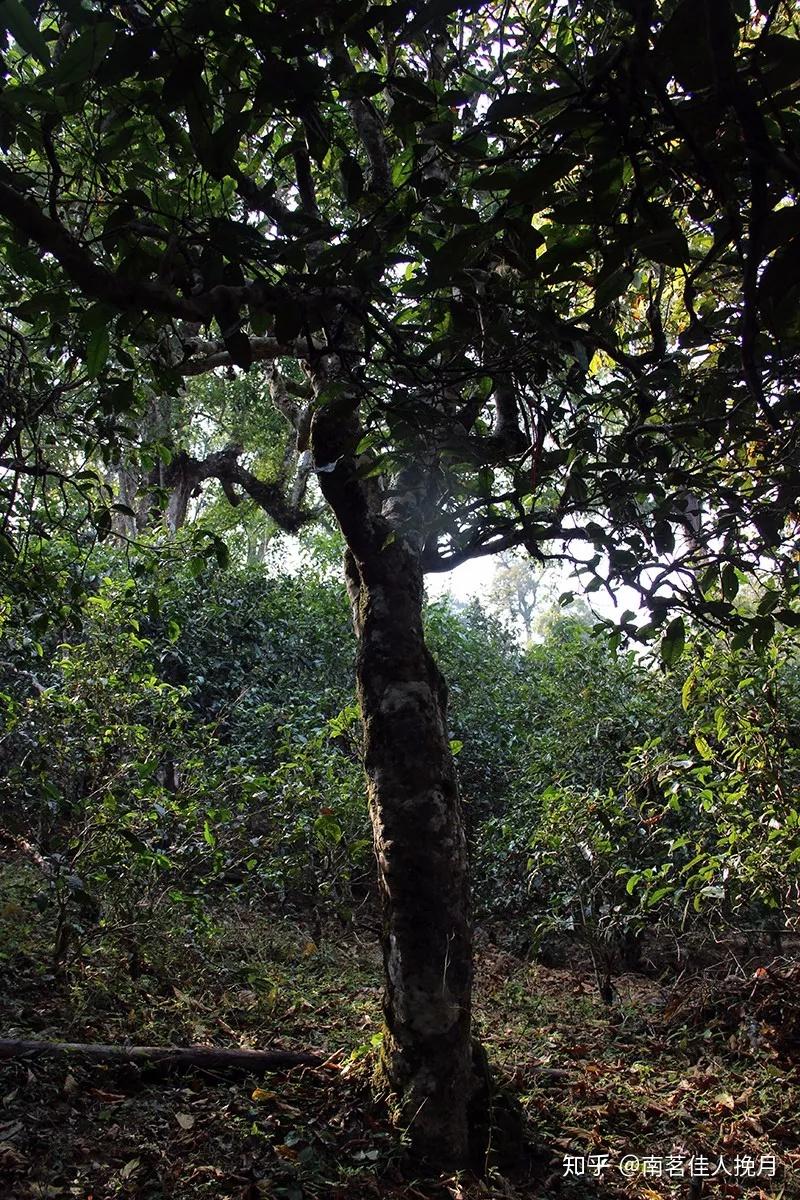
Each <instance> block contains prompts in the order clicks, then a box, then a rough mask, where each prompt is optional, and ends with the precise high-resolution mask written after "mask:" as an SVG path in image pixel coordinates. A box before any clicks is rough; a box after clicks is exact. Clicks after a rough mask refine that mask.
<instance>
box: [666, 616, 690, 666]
mask: <svg viewBox="0 0 800 1200" xmlns="http://www.w3.org/2000/svg"><path fill="white" fill-rule="evenodd" d="M685 645H686V627H685V625H684V623H683V617H675V619H674V620H673V621H670V623H669V625H668V626H667V630H666V633H665V634H664V636H663V638H662V639H661V658H662V659H663V661H664V662H665V663H666V665H667V666H668V667H673V666H674V665H675V663H676V662H677V661H678V659H679V658H680V657H681V655H682V654H683V650H684V647H685Z"/></svg>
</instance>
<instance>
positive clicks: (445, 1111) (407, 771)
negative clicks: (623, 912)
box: [311, 352, 478, 1167]
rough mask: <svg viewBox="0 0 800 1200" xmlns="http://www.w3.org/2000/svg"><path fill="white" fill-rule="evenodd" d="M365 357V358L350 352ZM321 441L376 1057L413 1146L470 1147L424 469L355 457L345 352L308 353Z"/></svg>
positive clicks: (465, 1011)
mask: <svg viewBox="0 0 800 1200" xmlns="http://www.w3.org/2000/svg"><path fill="white" fill-rule="evenodd" d="M354 357H355V356H354ZM313 378H314V383H315V388H316V390H317V393H318V395H319V398H320V403H319V405H318V407H317V409H316V412H315V415H314V418H313V420H312V425H311V450H312V453H313V458H314V464H315V469H316V471H317V475H318V478H319V481H320V486H321V488H322V491H323V493H324V495H325V498H326V500H327V501H328V503H329V504H330V505H331V508H332V509H333V511H334V513H335V514H336V517H337V520H338V521H339V524H340V525H341V528H342V532H343V534H344V537H345V540H346V542H347V546H348V552H347V557H346V575H347V585H348V591H349V594H350V599H351V602H352V606H353V620H354V625H355V630H356V635H357V639H358V656H357V667H356V675H357V685H358V694H359V702H360V705H361V713H362V717H363V721H364V732H365V766H366V773H367V787H368V797H369V807H370V816H371V819H372V827H373V834H374V842H375V854H376V857H377V863H378V878H379V886H380V891H381V899H382V906H383V954H384V962H385V971H386V975H385V995H384V1014H385V1031H384V1041H383V1049H382V1066H383V1071H384V1074H385V1076H386V1079H387V1081H388V1083H389V1084H390V1086H391V1088H392V1091H393V1092H394V1094H395V1096H396V1098H397V1101H398V1109H399V1112H398V1121H399V1124H400V1127H401V1129H404V1130H407V1131H408V1135H409V1138H410V1142H411V1145H412V1149H413V1151H414V1152H415V1154H416V1155H417V1156H419V1157H420V1158H423V1159H427V1160H429V1161H430V1162H432V1163H435V1164H436V1165H437V1166H441V1167H463V1166H466V1165H467V1164H468V1162H469V1158H470V1128H469V1125H470V1119H469V1118H470V1102H471V1100H472V1097H473V1096H474V1095H475V1093H476V1089H477V1085H478V1078H477V1075H476V1071H475V1067H474V1063H473V1048H472V1042H471V1036H470V1034H471V992H472V939H471V928H470V916H469V880H468V869H467V847H466V837H465V832H464V824H463V820H462V814H461V803H460V797H459V793H458V784H457V779H456V773H455V766H454V763H453V758H452V754H451V752H450V742H449V737H448V732H447V689H446V687H445V684H444V680H443V678H442V676H441V673H440V672H439V670H438V668H437V666H436V663H435V662H434V660H433V658H432V656H431V654H430V652H429V651H428V648H427V646H426V645H425V638H424V633H423V627H422V604H423V572H422V561H421V556H422V540H423V539H422V537H421V534H420V530H421V529H422V527H423V525H424V510H425V508H426V506H427V505H428V503H429V501H430V497H429V494H428V486H429V480H428V478H427V473H426V471H425V469H424V465H423V464H422V463H420V465H419V467H418V468H416V469H415V470H410V469H409V470H407V471H405V472H403V471H401V472H400V473H399V474H398V475H397V477H396V478H395V479H394V480H393V481H392V483H391V484H390V486H389V487H388V489H387V490H385V491H383V492H382V491H381V489H380V487H379V486H376V485H375V481H374V480H373V479H372V478H371V477H370V475H369V472H368V471H366V472H365V470H364V468H365V466H368V465H369V464H368V463H364V462H363V461H361V460H360V459H359V458H358V457H357V455H356V447H357V446H358V443H359V440H360V436H361V432H360V429H359V426H358V399H359V389H358V386H357V380H356V379H355V378H354V373H353V371H352V369H351V368H350V367H349V366H348V356H347V354H345V353H342V354H336V353H333V352H328V353H326V354H325V355H322V356H320V359H319V360H318V361H317V362H316V363H315V364H314V368H313Z"/></svg>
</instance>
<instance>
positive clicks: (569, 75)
mask: <svg viewBox="0 0 800 1200" xmlns="http://www.w3.org/2000/svg"><path fill="white" fill-rule="evenodd" d="M2 11H3V19H4V21H5V23H6V26H7V28H8V31H9V34H10V37H9V38H8V39H7V45H6V48H5V53H4V69H5V71H6V86H5V88H4V91H3V96H2V123H3V127H2V136H3V138H4V145H5V148H6V154H5V162H4V164H3V167H2V172H0V216H2V218H3V221H4V224H3V227H2V236H3V237H4V251H3V252H4V255H5V258H6V261H7V263H8V264H9V270H8V272H7V275H6V277H5V278H4V281H3V287H4V290H5V296H4V299H5V303H6V306H7V313H8V317H7V321H8V325H9V329H8V339H9V345H10V347H11V349H10V354H11V355H12V358H13V362H14V367H13V370H12V371H11V372H10V375H9V379H8V380H7V383H6V388H7V395H8V404H7V408H8V409H9V410H10V413H11V416H10V418H9V421H8V426H7V428H6V432H5V434H4V437H3V441H2V456H1V457H0V464H2V466H3V467H4V468H5V470H6V472H7V476H6V478H7V481H8V486H7V506H6V516H5V530H6V538H7V549H8V551H9V553H11V554H13V553H14V552H15V551H17V550H19V548H20V542H21V543H22V545H23V548H24V539H25V530H24V527H23V525H24V516H25V514H26V513H30V512H31V511H32V508H35V501H36V497H37V496H38V497H39V498H40V502H41V503H44V502H45V492H44V490H43V489H44V487H45V485H46V484H47V483H48V481H50V482H55V483H56V485H57V486H58V488H59V490H60V491H61V492H62V493H63V495H64V501H63V509H64V512H65V513H66V512H67V510H68V508H69V504H68V497H69V495H71V494H72V493H73V492H74V491H76V490H77V492H78V494H79V495H80V496H85V499H86V503H85V505H84V507H83V510H82V511H83V515H84V516H85V518H86V520H87V521H88V523H89V525H90V526H92V527H93V528H94V529H95V530H96V532H97V533H98V535H101V536H103V535H105V534H107V533H108V532H109V530H110V527H111V512H110V504H115V503H117V504H118V503H119V502H120V501H119V500H118V499H117V498H116V497H114V496H113V495H111V494H110V493H109V491H108V489H107V486H106V485H105V484H104V483H103V480H102V477H101V478H100V479H99V480H98V479H97V478H95V477H93V476H92V475H91V473H90V472H91V471H96V467H94V466H92V467H89V468H88V469H87V468H86V467H84V465H83V463H82V462H81V459H82V457H83V458H86V457H88V458H89V459H91V460H93V461H94V460H98V461H100V462H101V463H102V464H103V466H104V468H107V467H108V466H109V465H114V463H115V461H116V460H117V459H119V460H120V461H121V457H122V453H123V447H127V446H128V445H130V443H131V441H132V440H135V438H133V437H132V433H131V429H132V426H135V425H136V424H139V425H140V426H141V425H142V423H143V422H144V423H145V424H146V420H147V417H146V414H147V413H148V411H149V405H150V402H151V398H152V397H153V396H155V397H157V399H158V404H159V406H161V405H167V406H169V405H170V404H173V403H177V402H178V400H179V398H180V397H181V396H182V394H183V389H184V387H185V380H186V379H187V378H190V377H195V376H199V375H202V374H203V373H206V372H209V371H214V370H217V369H218V368H222V369H225V370H228V369H229V370H231V371H232V372H233V373H234V374H235V371H236V370H237V369H242V370H249V369H250V368H251V367H252V365H253V364H254V363H255V362H257V361H263V360H269V361H271V362H273V363H274V364H276V366H277V372H276V374H275V375H274V377H273V380H272V384H271V387H270V388H269V389H267V388H266V387H265V388H264V389H263V391H262V393H261V395H260V396H259V401H258V403H259V405H260V404H262V403H263V404H264V405H265V406H266V405H267V404H268V403H270V402H271V403H273V404H274V405H275V406H276V407H277V408H278V409H279V410H280V411H281V412H282V413H283V415H284V417H285V418H286V419H287V420H288V421H289V422H290V425H291V426H292V429H293V431H294V442H293V451H292V453H293V454H294V455H295V456H296V461H297V463H298V465H299V464H301V463H303V464H305V465H306V466H309V465H310V467H311V469H313V471H314V473H315V476H316V479H317V480H318V483H319V487H320V489H321V491H322V494H323V496H324V498H325V500H326V502H327V504H328V505H329V507H330V509H331V511H332V512H333V513H334V515H335V517H336V520H337V522H338V524H339V526H340V528H341V531H342V534H343V537H344V540H345V542H346V545H347V554H346V576H347V583H348V590H349V593H350V599H351V603H352V609H353V615H354V622H355V628H356V634H357V639H358V659H357V679H358V690H359V702H360V706H361V712H362V716H363V719H364V727H365V766H366V772H367V779H368V791H369V801H370V810H371V815H372V823H373V831H374V837H375V847H376V854H377V860H378V865H379V872H380V880H381V891H382V895H383V902H384V918H385V962H386V989H387V990H386V1006H385V1011H386V1036H385V1039H384V1065H385V1069H386V1073H387V1076H388V1079H389V1081H390V1083H391V1084H392V1086H393V1088H394V1089H395V1091H396V1092H397V1093H398V1095H399V1096H400V1097H401V1101H402V1103H401V1109H402V1111H403V1112H404V1114H405V1119H406V1122H407V1123H410V1132H411V1135H412V1137H413V1139H414V1141H415V1144H416V1146H417V1148H418V1149H419V1150H420V1151H421V1152H423V1153H428V1154H431V1155H435V1156H436V1157H438V1158H439V1159H441V1160H442V1161H447V1162H453V1163H460V1162H463V1161H464V1159H465V1156H466V1154H467V1149H468V1143H469V1113H468V1109H469V1097H470V1096H471V1095H472V1094H473V1093H474V1092H475V1087H476V1084H475V1072H474V1068H473V1062H472V1049H471V1040H470V994H471V944H470V923H469V912H468V890H467V863H466V845H465V838H464V829H463V821H462V817H461V810H460V803H459V796H458V786H457V780H456V774H455V769H454V765H453V761H452V755H451V751H450V744H449V736H448V731H447V717H446V707H447V703H446V701H447V693H446V688H445V685H444V682H443V679H442V677H441V674H440V672H439V670H438V668H437V667H436V665H435V663H434V661H433V659H432V657H431V655H430V653H429V651H428V649H427V646H426V643H425V639H424V634H423V624H422V594H423V589H422V580H423V575H424V573H425V572H427V571H443V570H448V569H450V568H451V567H453V566H455V565H457V564H458V563H460V562H463V561H465V560H467V559H469V558H472V557H476V556H481V555H486V554H491V553H495V552H498V551H503V550H507V549H510V548H512V547H514V546H524V547H525V548H526V549H528V550H529V551H530V552H531V553H532V554H533V555H534V556H535V557H537V558H541V559H547V558H552V559H554V560H555V561H558V562H561V563H567V564H570V563H571V564H572V565H573V566H574V567H575V569H576V570H577V572H578V573H579V576H580V578H581V580H582V582H583V584H584V586H585V587H586V588H587V589H588V590H593V589H598V588H600V587H609V588H611V587H613V586H614V585H615V583H617V582H623V583H625V584H627V585H628V586H630V587H633V588H635V589H637V590H638V591H639V593H640V595H641V596H642V599H643V601H644V603H646V604H647V605H649V607H650V610H651V620H650V621H648V622H647V623H646V624H645V625H644V627H637V618H636V614H635V613H633V612H629V613H626V614H623V616H622V618H621V621H620V630H619V631H618V634H617V636H618V637H620V636H638V637H642V638H649V637H653V636H654V635H655V634H656V633H657V632H658V630H659V629H661V628H662V627H663V625H664V623H665V622H666V621H667V620H668V618H670V616H672V610H673V609H675V608H676V607H677V608H683V609H686V610H689V611H691V612H693V613H695V614H696V615H698V616H700V617H702V618H703V619H704V620H707V621H710V622H712V623H714V622H716V623H720V624H724V623H732V624H733V625H734V626H735V627H736V629H737V636H739V637H740V639H741V640H742V641H744V640H749V641H751V642H752V643H753V645H754V646H755V647H756V648H757V647H758V646H760V645H764V644H765V643H766V642H767V641H768V640H769V638H770V637H771V636H772V633H773V631H774V629H775V624H776V621H777V622H785V623H787V624H793V623H796V617H795V614H794V613H793V612H792V611H791V610H790V609H789V608H788V607H786V605H785V603H784V601H783V599H782V591H781V589H783V590H784V591H791V589H792V588H793V587H794V578H795V569H794V563H793V561H792V560H791V559H790V557H789V550H790V547H791V545H792V543H793V540H794V537H795V529H794V518H793V516H792V513H793V510H794V506H795V503H796V493H797V486H796V481H797V435H796V428H795V421H794V415H795V407H796V405H795V389H796V383H797V354H798V330H797V324H796V318H795V314H796V304H795V303H794V301H795V300H796V298H797V277H798V275H797V271H796V266H797V261H798V248H799V247H800V241H798V223H797V209H796V204H795V203H794V198H795V192H796V188H797V183H798V179H800V160H799V159H798V129H797V117H796V112H795V106H794V100H795V98H796V84H797V80H798V70H797V61H798V57H797V52H796V51H797V31H796V28H795V19H796V18H795V16H794V13H793V12H792V9H791V6H790V5H788V4H785V5H784V4H782V3H776V4H774V5H769V6H766V5H765V6H763V10H762V7H761V6H759V8H758V10H757V12H756V13H755V14H751V11H750V6H749V4H747V3H743V2H741V3H740V2H739V0H701V3H700V4H699V5H698V4H697V3H696V2H695V0H682V2H680V3H678V4H673V3H665V4H656V3H650V2H647V0H642V2H641V3H639V2H637V3H623V2H621V0H620V2H617V3H610V2H608V3H603V4H602V5H597V4H591V5H588V4H576V5H571V6H568V8H567V9H566V10H565V9H564V8H563V7H560V6H552V5H549V4H544V3H538V2H536V0H532V2H530V3H521V4H516V5H513V4H507V3H502V4H500V3H497V4H495V3H487V4H485V5H480V6H476V5H473V4H470V5H463V6H462V5H457V4H452V5H451V4H444V5H442V4H439V3H429V4H424V3H421V4H419V5H417V6H411V7H406V6H402V5H400V6H397V5H388V6H372V5H368V4H366V3H361V2H360V0H357V2H356V3H348V4H346V5H342V4H338V3H331V4H329V5H327V6H322V7H316V6H315V7H314V8H307V7H306V8H303V7H301V8H299V9H297V8H294V7H286V8H284V7H282V6H280V5H269V4H263V5H262V4H258V3H254V2H252V0H241V2H240V3H236V4H232V5H230V6H228V7H227V8H225V9H220V8H218V7H216V6H209V5H206V4H197V3H194V2H193V0H174V2H173V3H168V4H166V5H160V6H158V7H154V6H151V5H149V4H147V3H144V4H139V3H136V4H121V5H119V6H118V7H116V8H114V9H113V10H101V9H97V10H95V9H91V10H89V9H86V8H84V7H83V6H81V5H78V4H75V3H69V2H67V3H62V4H52V5H47V4H46V5H43V6H42V7H41V8H40V9H38V10H37V14H36V17H35V18H34V17H32V15H31V11H30V10H29V9H28V8H27V7H26V6H25V5H24V4H22V3H18V2H15V0H6V2H5V4H4V5H3V10H2ZM698 12H699V13H700V17H699V18H698ZM159 411H168V409H161V408H160V409H159ZM173 440H174V439H173ZM159 444H160V443H159ZM156 454H157V457H160V458H161V459H162V461H164V465H165V467H166V468H167V473H166V476H165V477H164V478H163V479H161V478H159V479H158V480H155V481H153V482H155V483H157V484H159V485H161V486H163V487H165V488H166V489H167V490H169V489H172V492H173V494H176V492H178V494H179V493H180V488H182V487H183V483H179V481H177V479H176V475H175V474H173V475H170V474H169V472H170V471H172V472H175V473H180V475H181V477H182V478H185V479H186V480H191V481H192V486H193V487H194V486H196V485H198V484H201V483H202V482H203V481H204V480H207V479H217V480H219V482H220V484H221V485H222V487H223V489H224V490H225V494H226V495H227V496H228V498H229V500H239V499H240V498H241V497H242V495H247V496H249V497H250V498H251V499H252V500H253V501H254V502H255V503H256V504H258V505H260V506H261V507H262V508H263V509H264V510H265V511H266V512H267V513H268V514H269V515H270V516H271V518H272V519H273V520H274V521H275V522H276V523H277V524H278V525H279V526H281V527H282V528H284V529H287V530H289V531H292V530H297V529H298V528H299V527H300V526H301V525H302V524H303V523H304V521H305V520H306V519H307V516H308V513H307V510H306V509H305V508H304V507H303V505H302V500H301V501H300V502H299V503H297V502H296V497H295V495H294V494H293V492H292V490H291V488H290V487H289V486H288V485H287V481H286V480H285V479H284V478H279V479H274V478H271V479H261V478H259V476H258V475H257V474H256V473H255V472H254V471H253V470H251V465H252V463H251V461H250V460H249V458H248V456H247V454H246V448H245V447H244V446H241V445H239V444H237V443H233V444H230V445H228V446H225V447H224V448H223V449H222V450H216V451H212V452H211V453H208V454H207V455H206V456H205V457H204V458H202V459H196V458H195V457H194V456H193V455H190V454H189V452H188V450H186V449H184V448H183V447H181V445H180V444H179V442H178V441H174V445H173V446H169V445H168V446H167V447H166V450H165V451H164V452H163V454H158V451H156ZM306 454H307V455H309V456H310V458H304V457H303V456H304V455H306ZM87 470H88V472H89V475H88V478H87V477H85V476H86V475H87ZM187 486H188V485H187ZM49 496H50V492H49V490H48V491H47V493H46V499H47V502H48V503H49ZM123 503H124V501H123ZM174 524H178V522H177V521H175V522H174ZM545 547H548V548H549V547H555V549H547V550H545ZM739 572H746V573H749V574H750V575H751V576H752V577H753V579H754V581H755V583H754V586H755V587H756V588H757V589H758V591H759V600H758V606H757V609H756V612H755V614H753V615H749V616H748V615H744V614H740V613H737V612H736V611H735V610H734V608H733V605H732V600H733V598H734V594H735V590H736V586H737V579H738V573H739ZM684 636H685V635H684V625H683V621H682V618H681V617H680V616H672V619H671V620H670V623H669V625H668V626H667V630H666V637H665V641H664V645H663V653H664V657H665V658H666V659H667V660H668V661H670V662H671V661H674V660H675V659H676V658H677V657H678V656H679V655H680V652H681V650H682V646H683V641H684Z"/></svg>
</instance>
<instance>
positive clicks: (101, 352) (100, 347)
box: [86, 326, 110, 379]
mask: <svg viewBox="0 0 800 1200" xmlns="http://www.w3.org/2000/svg"><path fill="white" fill-rule="evenodd" d="M109 348H110V342H109V337H108V329H107V328H106V326H103V327H102V328H101V329H95V331H94V333H93V334H92V336H91V337H90V338H89V343H88V345H87V347H86V371H87V374H88V376H89V378H90V379H96V378H97V376H98V375H99V374H100V372H101V371H102V369H103V367H104V366H105V365H106V362H107V360H108V351H109Z"/></svg>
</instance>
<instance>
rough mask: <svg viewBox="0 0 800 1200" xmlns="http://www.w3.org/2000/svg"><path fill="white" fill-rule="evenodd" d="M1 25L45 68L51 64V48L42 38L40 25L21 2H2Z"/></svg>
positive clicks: (17, 0) (0, 4)
mask: <svg viewBox="0 0 800 1200" xmlns="http://www.w3.org/2000/svg"><path fill="white" fill-rule="evenodd" d="M0 24H1V25H3V26H4V27H5V28H6V29H7V30H8V32H9V33H10V34H11V36H12V37H13V39H14V41H15V42H16V43H17V45H19V46H21V47H22V49H23V50H26V51H27V52H28V54H32V55H33V57H34V58H35V59H36V60H37V62H40V63H41V64H42V66H43V67H46V66H49V64H50V47H49V46H48V44H47V42H46V41H45V40H44V38H43V37H42V34H41V32H40V31H39V27H38V25H36V23H35V22H34V20H33V17H32V16H31V14H30V13H29V12H28V10H27V8H26V7H25V5H24V4H21V3H20V0H2V3H0Z"/></svg>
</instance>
